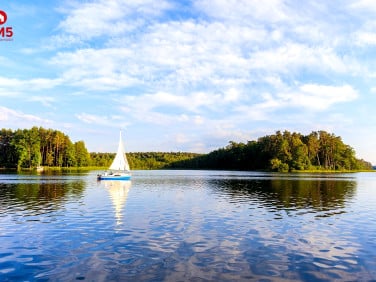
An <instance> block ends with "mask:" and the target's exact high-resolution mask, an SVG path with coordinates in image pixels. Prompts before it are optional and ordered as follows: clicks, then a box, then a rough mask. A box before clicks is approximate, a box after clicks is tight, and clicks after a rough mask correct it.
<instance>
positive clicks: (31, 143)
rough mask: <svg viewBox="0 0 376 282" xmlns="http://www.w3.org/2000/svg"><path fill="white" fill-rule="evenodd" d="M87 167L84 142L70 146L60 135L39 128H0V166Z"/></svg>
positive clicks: (64, 136)
mask: <svg viewBox="0 0 376 282" xmlns="http://www.w3.org/2000/svg"><path fill="white" fill-rule="evenodd" d="M88 165H90V154H89V152H88V151H87V149H86V146H85V143H84V141H78V142H75V143H72V141H71V140H70V139H69V137H68V136H67V135H65V134H64V133H63V132H61V131H58V130H53V129H45V128H42V127H39V128H38V127H33V128H31V129H18V130H15V131H13V130H11V129H1V131H0V167H6V168H18V169H20V168H33V167H37V166H55V167H83V166H88Z"/></svg>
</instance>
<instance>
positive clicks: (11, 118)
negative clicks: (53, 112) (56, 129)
mask: <svg viewBox="0 0 376 282" xmlns="http://www.w3.org/2000/svg"><path fill="white" fill-rule="evenodd" d="M0 121H2V122H6V123H7V125H8V126H10V125H16V126H17V125H23V126H25V125H26V127H28V124H29V123H32V124H34V125H35V124H38V125H48V124H51V121H50V120H46V119H43V118H40V117H38V116H35V115H31V114H27V113H24V112H21V111H16V110H12V109H9V108H6V107H3V106H0Z"/></svg>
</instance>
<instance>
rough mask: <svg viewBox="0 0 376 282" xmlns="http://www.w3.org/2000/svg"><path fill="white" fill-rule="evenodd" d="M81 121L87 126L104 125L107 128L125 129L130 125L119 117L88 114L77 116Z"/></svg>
mask: <svg viewBox="0 0 376 282" xmlns="http://www.w3.org/2000/svg"><path fill="white" fill-rule="evenodd" d="M75 116H76V118H78V119H79V120H80V121H82V122H84V123H86V124H94V125H102V126H103V125H104V126H107V127H116V128H125V127H127V126H128V125H129V124H130V123H129V122H128V121H125V120H124V118H123V117H121V116H118V115H111V116H107V115H93V114H88V113H80V114H76V115H75Z"/></svg>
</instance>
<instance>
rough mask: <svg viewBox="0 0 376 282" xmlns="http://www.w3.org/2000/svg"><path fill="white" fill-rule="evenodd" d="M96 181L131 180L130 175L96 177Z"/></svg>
mask: <svg viewBox="0 0 376 282" xmlns="http://www.w3.org/2000/svg"><path fill="white" fill-rule="evenodd" d="M98 179H99V180H130V179H131V176H130V175H126V176H110V175H108V176H103V175H101V176H98Z"/></svg>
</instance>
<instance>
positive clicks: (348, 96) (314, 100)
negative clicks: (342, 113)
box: [286, 84, 359, 110]
mask: <svg viewBox="0 0 376 282" xmlns="http://www.w3.org/2000/svg"><path fill="white" fill-rule="evenodd" d="M358 96H359V94H358V92H357V91H356V90H355V89H354V88H353V87H352V86H350V85H343V86H328V85H318V84H305V85H302V86H300V87H299V92H298V93H296V94H293V95H287V96H286V97H287V100H288V102H289V103H290V104H291V105H294V106H297V107H300V106H301V107H304V108H308V109H312V110H325V109H327V108H329V107H331V106H332V105H334V104H336V103H341V102H350V101H353V100H355V99H356V98H357V97H358Z"/></svg>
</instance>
